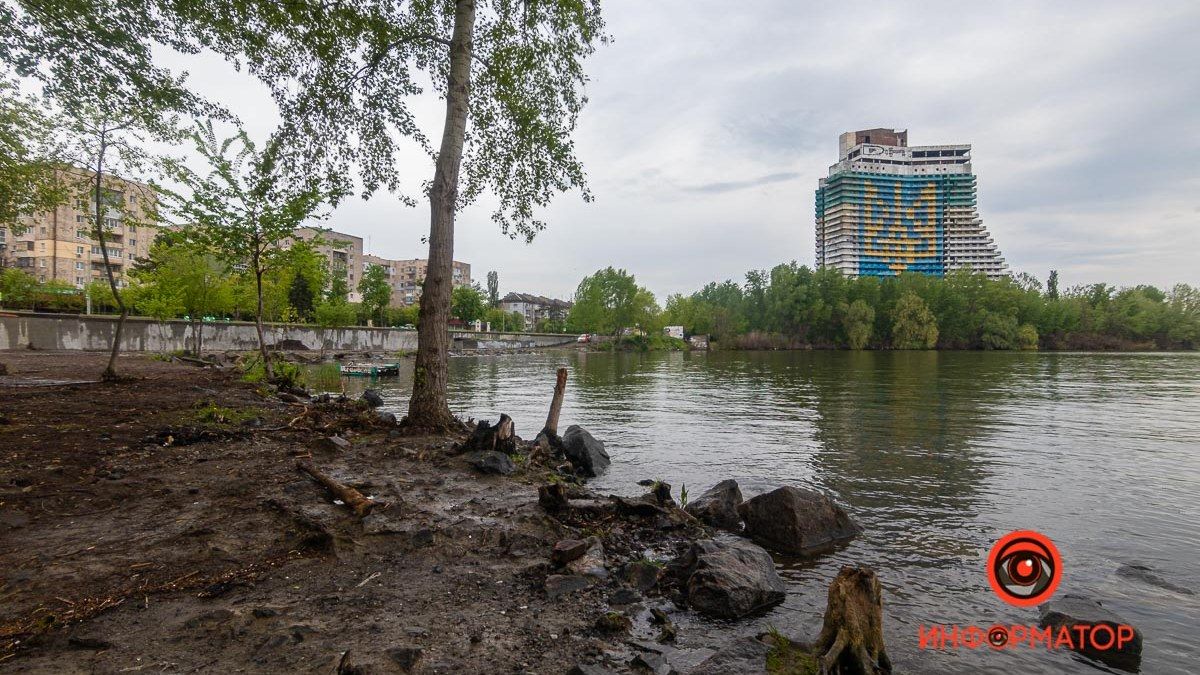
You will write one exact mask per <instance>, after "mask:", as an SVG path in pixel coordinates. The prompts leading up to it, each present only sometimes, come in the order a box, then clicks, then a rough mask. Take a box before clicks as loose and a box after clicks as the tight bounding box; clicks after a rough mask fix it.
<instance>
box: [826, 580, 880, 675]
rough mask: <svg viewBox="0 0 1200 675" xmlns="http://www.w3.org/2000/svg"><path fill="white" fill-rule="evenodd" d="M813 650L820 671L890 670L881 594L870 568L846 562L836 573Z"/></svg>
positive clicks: (871, 672) (871, 674) (868, 674)
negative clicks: (823, 619) (852, 565)
mask: <svg viewBox="0 0 1200 675" xmlns="http://www.w3.org/2000/svg"><path fill="white" fill-rule="evenodd" d="M815 651H816V654H817V656H818V658H820V660H821V672H822V673H865V674H866V675H877V674H881V673H890V672H892V662H891V660H890V659H888V655H887V651H886V650H885V649H884V646H883V594H882V592H881V590H880V587H879V579H878V578H876V576H875V572H874V571H873V570H871V568H869V567H851V566H850V565H846V566H845V567H842V570H841V571H840V572H838V575H837V578H835V579H834V580H833V583H832V584H831V585H830V586H829V600H828V604H826V606H825V622H824V624H823V625H822V626H821V635H820V636H819V637H817V642H816V645H815Z"/></svg>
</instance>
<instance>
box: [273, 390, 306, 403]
mask: <svg viewBox="0 0 1200 675" xmlns="http://www.w3.org/2000/svg"><path fill="white" fill-rule="evenodd" d="M275 397H276V398H278V399H279V400H280V401H283V402H284V403H308V397H301V396H297V395H295V394H292V393H289V392H286V391H281V392H279V393H278V394H275Z"/></svg>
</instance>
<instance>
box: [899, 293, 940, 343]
mask: <svg viewBox="0 0 1200 675" xmlns="http://www.w3.org/2000/svg"><path fill="white" fill-rule="evenodd" d="M894 313H895V323H893V324H892V346H893V347H895V348H896V349H933V348H934V347H935V346H936V345H937V339H938V327H937V320H936V319H935V318H934V316H933V312H931V311H929V306H928V305H926V304H925V301H924V300H922V299H921V298H920V296H918V295H917V294H916V293H912V292H908V293H905V294H904V295H901V296H900V299H899V300H898V301H897V302H896V308H895V311H894Z"/></svg>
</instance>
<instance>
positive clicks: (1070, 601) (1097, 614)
mask: <svg viewBox="0 0 1200 675" xmlns="http://www.w3.org/2000/svg"><path fill="white" fill-rule="evenodd" d="M1038 611H1039V613H1040V618H1039V619H1038V624H1039V625H1041V626H1042V627H1043V628H1051V629H1052V630H1054V631H1055V634H1056V635H1057V633H1058V631H1059V629H1061V628H1063V627H1066V628H1067V629H1068V630H1069V631H1070V634H1071V636H1072V638H1071V644H1072V648H1073V649H1074V650H1075V651H1076V652H1078V653H1080V654H1083V655H1084V656H1086V657H1088V658H1092V659H1096V660H1097V661H1100V662H1102V663H1105V664H1108V665H1110V666H1114V667H1117V668H1120V669H1122V670H1129V671H1137V670H1138V668H1140V666H1141V661H1142V633H1141V631H1139V630H1138V629H1137V628H1134V627H1133V626H1131V625H1130V624H1129V622H1128V621H1126V620H1125V619H1123V618H1121V617H1120V616H1118V615H1116V614H1114V613H1113V612H1110V611H1109V610H1107V609H1105V608H1104V607H1103V606H1101V605H1100V603H1099V602H1097V601H1095V600H1092V599H1091V598H1085V597H1083V596H1081V595H1071V594H1069V593H1068V594H1064V595H1059V596H1057V597H1055V598H1053V599H1052V600H1050V601H1049V602H1047V603H1046V604H1044V605H1042V606H1041V607H1039V608H1038ZM1080 625H1084V626H1091V627H1092V628H1091V629H1089V630H1088V631H1087V635H1088V636H1089V637H1088V638H1087V639H1085V640H1079V639H1077V635H1078V633H1077V630H1078V629H1076V628H1074V626H1080ZM1101 625H1103V626H1107V627H1108V629H1107V630H1105V629H1101V630H1100V632H1099V633H1098V634H1094V635H1093V631H1095V629H1096V627H1097V626H1101ZM1123 626H1128V628H1122V627H1123ZM1130 631H1132V632H1130ZM1093 637H1094V638H1096V639H1093ZM1110 637H1112V638H1113V640H1112V644H1111V646H1109V648H1107V649H1098V648H1097V644H1096V640H1098V641H1099V645H1101V646H1103V645H1106V644H1108V643H1109V641H1110V640H1109V638H1110Z"/></svg>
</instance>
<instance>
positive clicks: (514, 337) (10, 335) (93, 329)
mask: <svg viewBox="0 0 1200 675" xmlns="http://www.w3.org/2000/svg"><path fill="white" fill-rule="evenodd" d="M116 325H117V318H116V317H115V316H101V315H91V316H88V315H78V314H35V313H29V312H5V313H3V314H0V350H3V349H26V348H34V349H51V350H67V351H104V350H107V349H109V348H110V347H111V346H112V339H113V333H114V332H115V330H116ZM203 332H204V349H205V350H206V351H207V350H213V351H250V350H253V349H256V348H257V346H258V335H257V333H256V331H255V328H254V324H253V323H248V322H241V321H220V322H214V323H206V324H204V331H203ZM451 335H452V337H453V340H454V346H455V347H457V348H461V349H508V348H535V347H551V346H556V345H563V344H570V343H573V342H574V341H575V340H574V337H573V336H569V335H554V334H545V333H474V332H456V331H452V332H451ZM266 340H267V342H268V344H271V345H275V346H276V347H277V348H279V349H298V350H320V349H322V348H324V349H327V350H333V351H350V352H381V351H382V352H388V351H400V350H413V349H416V348H417V332H416V331H414V330H402V329H399V328H366V327H353V328H340V329H330V330H326V329H323V328H320V327H317V326H308V325H299V324H280V323H272V324H267V326H266ZM192 341H193V335H192V326H191V324H189V323H188V322H186V321H157V320H154V319H145V318H135V317H131V318H130V319H129V320H128V321H127V322H126V323H125V330H124V332H123V334H122V336H121V349H122V350H124V351H128V352H171V351H176V350H182V349H189V348H190V347H191V346H192Z"/></svg>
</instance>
